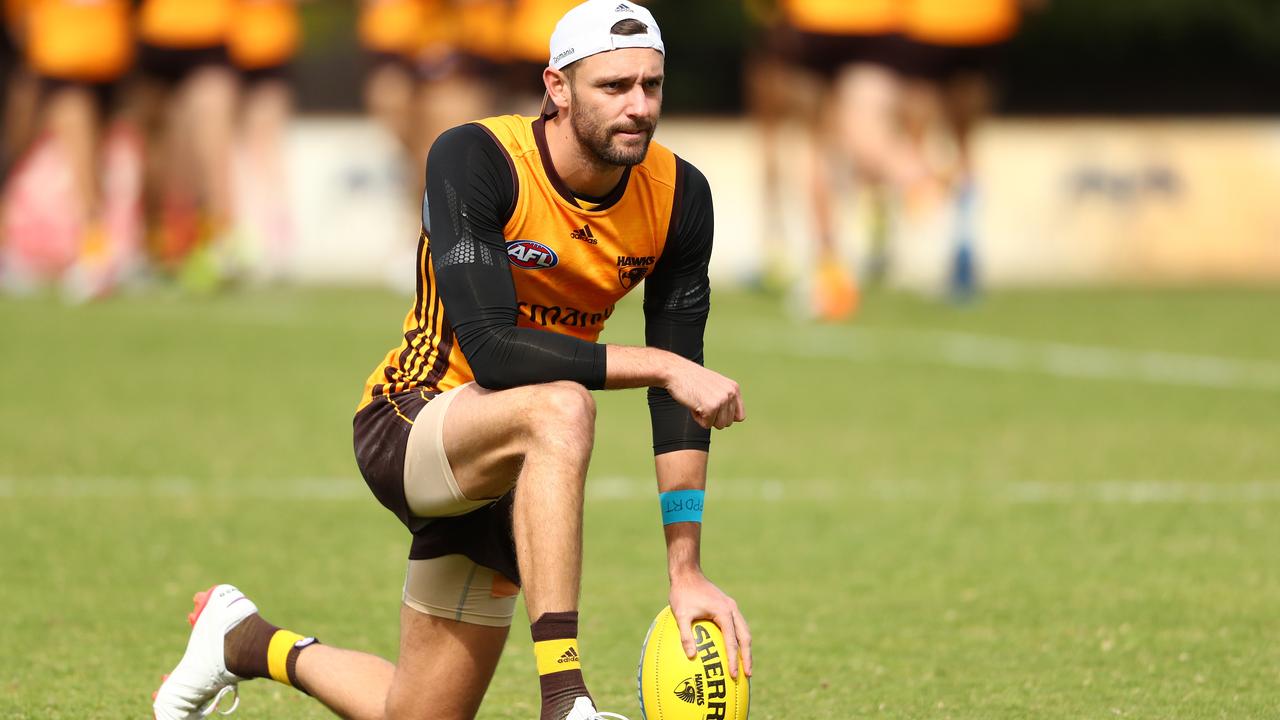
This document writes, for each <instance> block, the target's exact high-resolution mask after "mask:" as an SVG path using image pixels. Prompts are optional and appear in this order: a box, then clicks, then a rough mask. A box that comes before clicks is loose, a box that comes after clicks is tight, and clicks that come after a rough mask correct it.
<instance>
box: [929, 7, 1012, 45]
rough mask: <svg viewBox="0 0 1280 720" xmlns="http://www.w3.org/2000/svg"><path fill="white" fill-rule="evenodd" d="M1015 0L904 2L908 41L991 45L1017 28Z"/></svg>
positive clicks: (1003, 39) (1006, 38)
mask: <svg viewBox="0 0 1280 720" xmlns="http://www.w3.org/2000/svg"><path fill="white" fill-rule="evenodd" d="M1019 15H1020V13H1019V8H1018V0H907V12H906V18H905V26H906V32H907V35H908V36H909V37H910V38H911V39H912V40H918V41H920V42H925V43H930V44H933V45H948V46H962V47H963V46H969V45H992V44H995V43H1000V42H1004V41H1005V40H1008V39H1009V38H1011V37H1013V34H1014V33H1015V32H1016V31H1017V29H1018V19H1019Z"/></svg>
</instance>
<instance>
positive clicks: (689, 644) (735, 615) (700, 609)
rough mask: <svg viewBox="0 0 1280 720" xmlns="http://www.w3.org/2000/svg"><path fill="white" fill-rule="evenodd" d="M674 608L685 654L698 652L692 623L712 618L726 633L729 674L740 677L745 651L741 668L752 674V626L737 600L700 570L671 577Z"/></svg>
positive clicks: (673, 611)
mask: <svg viewBox="0 0 1280 720" xmlns="http://www.w3.org/2000/svg"><path fill="white" fill-rule="evenodd" d="M670 601H671V611H672V613H673V614H674V615H675V618H676V624H677V625H679V627H680V643H681V645H683V646H684V654H685V655H686V656H687V657H689V658H692V657H693V656H694V654H695V648H694V642H693V623H694V622H695V621H697V620H711V621H712V622H714V623H715V624H716V625H718V626H720V632H721V633H723V634H724V644H725V650H726V651H727V652H728V654H729V676H730V677H732V678H734V679H735V680H736V679H737V678H738V654H739V653H741V654H742V670H743V672H745V673H746V674H747V677H751V628H749V627H748V626H747V620H746V618H744V617H742V612H741V611H740V610H738V603H736V602H734V600H733V598H731V597H729V596H728V595H725V594H724V592H723V591H721V590H720V588H718V587H716V586H715V585H714V584H713V583H712V582H711V581H710V580H708V579H707V578H706V576H705V575H703V574H702V573H700V572H695V573H691V574H689V575H685V576H681V577H677V578H673V579H672V581H671V597H670Z"/></svg>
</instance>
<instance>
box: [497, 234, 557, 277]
mask: <svg viewBox="0 0 1280 720" xmlns="http://www.w3.org/2000/svg"><path fill="white" fill-rule="evenodd" d="M507 259H508V260H510V261H511V264H512V265H515V266H516V267H518V268H524V269H525V270H546V269H547V268H553V267H555V266H556V264H557V263H559V262H560V257H559V256H558V255H556V251H555V250H552V249H551V248H549V247H547V246H546V245H543V244H542V243H540V242H534V241H533V240H516V241H514V242H509V243H507Z"/></svg>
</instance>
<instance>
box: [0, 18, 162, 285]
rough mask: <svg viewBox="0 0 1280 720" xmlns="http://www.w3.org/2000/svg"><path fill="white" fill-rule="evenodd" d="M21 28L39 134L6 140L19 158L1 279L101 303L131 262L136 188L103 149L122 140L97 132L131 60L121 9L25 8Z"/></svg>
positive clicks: (116, 154) (7, 209)
mask: <svg viewBox="0 0 1280 720" xmlns="http://www.w3.org/2000/svg"><path fill="white" fill-rule="evenodd" d="M23 20H24V27H25V28H26V32H27V35H26V42H25V44H24V50H25V53H26V61H27V65H28V67H30V68H31V70H32V72H33V75H34V77H36V78H38V81H37V90H36V96H37V100H36V105H37V106H38V110H37V111H36V114H35V117H36V121H35V122H36V125H35V127H36V128H37V132H38V135H37V136H36V137H31V133H30V132H29V131H27V130H26V129H25V128H21V127H20V128H19V129H18V130H17V131H16V132H15V136H14V140H13V141H14V142H21V143H23V145H24V150H23V152H22V155H21V159H20V160H19V161H18V163H17V164H16V165H15V166H14V168H13V173H12V177H11V178H10V180H11V182H9V183H7V184H6V186H5V196H6V198H5V202H4V214H3V227H4V235H5V236H6V237H7V243H6V246H5V248H6V249H5V254H6V262H4V263H3V264H4V265H5V266H6V280H5V281H6V284H7V285H9V286H10V287H15V286H24V285H25V286H33V285H36V284H40V283H42V282H45V281H57V282H59V283H61V285H62V286H63V289H64V291H65V292H66V294H67V296H68V298H69V299H72V300H87V299H92V298H96V297H101V296H103V295H105V294H107V293H109V292H110V291H111V290H112V289H113V288H114V287H115V285H116V283H117V282H118V281H119V279H120V276H121V275H122V274H123V273H124V272H125V270H126V269H127V268H128V267H129V266H130V265H131V264H132V263H133V262H134V261H135V260H136V259H137V258H136V254H137V245H138V243H137V234H138V232H139V228H138V224H137V223H136V222H133V223H130V222H128V220H129V217H127V216H128V214H129V211H130V210H135V209H136V200H137V192H138V188H137V185H136V183H134V184H133V185H129V184H128V183H127V182H126V181H127V178H122V177H121V173H120V172H118V171H119V168H120V164H121V162H125V163H127V162H129V160H130V158H128V157H123V156H122V154H121V152H120V147H121V146H120V143H116V142H111V143H104V142H103V140H104V135H105V136H106V137H109V138H116V137H121V138H123V137H124V135H125V133H123V131H121V132H117V131H115V130H113V131H112V132H111V133H110V134H104V131H103V127H104V118H105V116H106V114H107V112H108V110H109V107H110V104H111V96H112V85H111V84H112V83H113V82H114V81H116V80H117V79H119V78H120V77H121V76H122V75H123V74H124V72H125V71H126V70H127V69H128V67H129V65H130V63H131V61H132V43H131V37H130V30H129V27H130V26H129V7H128V4H127V3H126V2H124V0H97V1H96V2H72V1H71V0H46V1H45V2H42V3H38V4H33V5H30V6H29V7H27V9H26V13H25V16H24V18H23ZM21 105H22V103H21V102H20V103H19V109H17V110H16V113H17V114H18V116H19V125H21V124H22V119H21V116H22V115H25V114H26V113H27V111H26V110H25V109H22V108H21ZM24 136H25V137H24ZM132 161H133V163H134V165H135V166H136V164H137V162H138V158H137V156H136V155H135V156H134V157H133V158H132ZM108 200H110V201H111V202H110V203H108ZM135 219H136V218H135Z"/></svg>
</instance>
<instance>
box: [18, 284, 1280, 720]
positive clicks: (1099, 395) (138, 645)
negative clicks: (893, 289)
mask: <svg viewBox="0 0 1280 720" xmlns="http://www.w3.org/2000/svg"><path fill="white" fill-rule="evenodd" d="M406 307H407V301H406V300H404V299H403V298H399V297H395V296H392V295H389V294H386V293H380V292H372V291H350V290H306V291H302V290H296V291H287V290H280V291H256V292H251V293H246V294H241V295H233V296H226V297H219V298H212V299H192V298H179V297H173V296H168V295H163V294H158V295H150V296H143V297H132V298H122V299H119V300H114V301H111V302H107V303H103V304H100V305H95V306H89V307H83V308H68V307H64V306H62V305H60V304H58V303H57V302H54V301H51V300H43V299H32V300H24V301H15V300H0V328H3V341H2V345H0V377H3V378H5V383H4V384H5V391H4V400H3V402H0V517H2V521H0V546H3V548H4V552H3V556H2V559H0V571H2V572H0V717H5V718H28V717H29V718H85V717H102V718H115V717H149V709H148V704H149V698H150V693H151V691H152V690H153V689H154V688H155V687H156V686H157V685H158V681H159V677H160V674H161V673H162V672H166V671H167V670H168V669H169V668H170V667H171V666H172V665H173V663H175V662H176V661H177V659H178V657H179V656H180V655H181V652H182V647H183V645H184V643H185V640H186V623H185V613H186V612H187V611H188V610H189V609H190V602H189V598H190V596H191V594H192V593H193V592H194V591H195V590H198V589H203V588H204V587H207V586H209V585H210V584H213V583H214V582H219V581H231V582H235V583H237V584H238V585H240V587H241V588H243V589H244V590H245V591H246V592H248V593H249V594H250V596H251V597H253V598H254V599H255V600H256V601H257V602H258V604H259V605H260V607H261V608H262V609H263V612H264V614H265V615H266V617H268V619H270V620H272V621H274V622H277V623H280V624H282V625H285V626H287V627H290V628H292V629H295V630H298V631H300V632H303V633H308V634H315V635H317V636H318V637H320V638H321V639H323V640H324V641H326V642H329V643H331V644H336V645H341V646H348V647H355V648H359V649H367V650H371V651H375V652H378V653H379V654H382V655H384V656H388V657H393V656H394V652H395V647H396V639H397V627H396V617H397V604H398V601H399V588H400V583H401V581H402V573H403V568H404V557H405V552H406V549H407V542H406V538H407V536H406V533H405V532H404V531H403V530H402V529H401V528H400V527H399V525H398V524H397V522H396V521H395V520H394V518H392V517H391V515H390V514H388V513H387V512H386V511H384V510H382V509H381V508H380V507H379V506H378V505H377V503H376V502H375V501H374V500H373V498H372V496H370V495H368V493H367V491H366V490H365V489H364V485H363V482H362V481H361V480H360V479H359V477H358V475H357V474H356V470H355V466H354V461H353V458H352V452H351V439H350V416H351V411H352V409H353V407H354V405H355V402H356V399H357V395H358V393H359V390H360V386H361V383H362V382H363V379H364V377H365V376H366V374H367V373H368V372H369V371H370V370H371V369H372V367H373V365H374V363H376V362H377V360H378V359H379V358H380V356H381V354H382V353H384V352H385V351H386V350H387V349H388V348H389V347H391V346H392V345H393V344H394V343H395V341H396V330H397V328H398V325H399V321H400V318H401V317H402V316H403V312H404V310H405V308H406ZM638 315H639V312H638V307H636V305H635V304H634V303H633V302H629V303H628V304H627V306H626V307H624V308H620V310H619V312H618V314H617V315H615V317H614V319H613V320H612V322H611V325H610V329H609V331H608V333H607V334H606V339H607V340H610V341H613V342H635V341H637V339H639V338H640V337H642V335H641V327H640V322H639V318H638ZM1277 317H1280V293H1277V292H1274V291H1260V290H1255V291H1250V290H1186V291H1123V290H1111V291H1087V292H1085V291H1079V292H1069V291H1052V292H1049V291H1045V292H1018V293H1003V294H997V295H994V296H992V297H989V298H987V299H986V301H985V302H983V303H982V304H980V305H979V306H977V307H974V308H971V309H967V310H962V311H960V310H955V309H953V308H948V307H945V306H939V305H935V304H933V303H930V302H927V301H923V300H919V299H914V298H911V297H906V296H896V295H887V296H881V297H873V298H871V299H870V300H869V301H868V303H867V306H866V308H865V309H864V312H863V314H862V316H861V317H860V318H859V320H858V323H856V324H855V325H851V326H847V327H816V326H807V325H796V324H793V323H792V322H790V321H789V320H788V318H787V317H786V315H785V314H784V313H783V312H782V311H781V309H779V308H778V306H777V304H776V303H775V302H772V301H770V300H767V299H764V298H758V297H752V296H745V295H733V294H728V293H724V294H721V295H719V296H717V299H716V303H715V309H714V311H713V315H712V324H711V330H710V332H709V335H708V347H707V357H708V362H709V364H710V365H711V366H712V367H715V368H717V369H719V370H721V371H723V372H725V373H726V374H729V375H730V376H732V377H734V378H736V379H738V380H740V381H741V383H742V385H743V387H744V394H745V398H746V402H747V408H748V414H749V419H748V422H747V423H745V424H744V425H741V426H738V427H735V428H733V429H732V430H730V431H727V432H724V433H720V434H719V435H718V436H717V437H716V439H715V441H714V447H713V451H712V452H713V455H712V470H711V475H712V478H711V485H710V488H711V489H710V497H709V504H708V511H707V525H706V531H705V538H704V565H705V568H706V570H707V572H708V575H709V576H710V577H711V578H712V579H713V580H715V581H717V582H718V583H720V584H721V585H722V587H724V588H725V589H726V590H727V591H728V592H730V593H731V594H733V595H734V596H735V597H736V598H737V599H738V600H739V602H740V603H741V605H742V606H743V609H744V611H745V613H746V615H747V617H748V619H749V620H750V621H751V623H752V627H753V630H754V633H755V637H756V646H755V654H756V667H757V676H756V679H755V682H754V684H753V692H752V700H753V706H752V710H753V713H752V717H753V718H756V720H766V719H771V718H772V719H777V720H801V719H803V718H824V719H826V718H854V717H894V718H947V717H953V718H975V719H977V718H1024V717H1026V718H1032V717H1034V718H1085V717H1090V718H1101V717H1116V716H1121V717H1134V718H1220V717H1221V718H1263V717H1275V716H1277V715H1278V714H1280V642H1278V641H1277V638H1280V555H1278V553H1277V548H1280V522H1277V520H1280V471H1278V470H1277V468H1280V441H1277V438H1280V374H1278V373H1280V369H1278V368H1280V333H1277V332H1276V331H1275V328H1276V324H1275V323H1276V318H1277ZM1064 343H1065V345H1064ZM1153 353H1160V354H1158V355H1157V354H1153ZM597 397H598V399H599V403H600V412H599V417H600V420H599V427H598V442H597V451H596V454H595V457H594V459H593V463H592V468H591V478H590V481H589V490H588V497H589V500H588V504H587V528H586V534H587V540H586V543H587V551H586V574H585V578H584V593H583V597H584V601H583V630H582V647H583V651H584V654H585V668H586V676H587V679H588V682H589V683H590V684H591V687H592V689H593V692H594V693H595V694H596V696H597V699H598V700H600V705H601V707H602V708H604V709H608V710H614V711H620V712H623V713H624V714H628V715H631V716H632V717H638V716H639V712H638V708H637V707H636V702H635V699H634V669H635V662H636V659H637V657H638V654H639V647H640V642H641V640H642V638H643V636H644V632H645V629H646V628H647V626H648V623H649V621H650V620H651V619H652V616H653V615H654V614H655V613H656V612H657V611H658V609H660V608H661V606H662V605H663V604H664V603H665V598H666V581H665V574H664V564H663V557H664V555H663V551H662V540H661V531H660V528H659V522H658V517H657V509H656V501H655V500H654V497H653V490H652V482H653V481H652V471H651V467H652V462H651V457H650V451H649V449H648V420H647V412H646V410H645V404H644V399H643V394H642V393H640V392H621V393H598V394H597ZM519 612H520V613H521V614H518V615H517V622H516V625H515V627H514V628H513V631H512V638H511V642H510V643H509V645H508V648H507V656H506V657H504V660H503V662H502V664H501V666H500V667H499V670H498V674H497V677H496V678H495V680H494V683H493V686H492V688H491V690H490V693H489V696H488V698H487V700H486V702H485V705H484V707H483V708H482V710H481V717H482V718H512V719H514V718H520V719H525V720H527V719H528V718H532V717H536V714H537V682H536V678H535V676H534V672H533V669H532V668H533V662H532V652H531V650H530V647H529V639H528V630H527V623H526V621H525V620H524V618H523V615H522V613H523V610H520V611H519ZM242 694H243V704H242V706H241V709H240V710H239V716H241V717H245V718H294V717H296V718H315V717H325V716H326V714H325V713H324V712H323V711H322V710H321V709H320V708H319V706H318V705H316V704H314V703H313V702H312V701H309V700H307V699H306V698H304V697H302V696H300V695H297V694H295V693H293V692H292V691H287V690H286V689H284V688H282V687H281V686H278V685H274V684H272V683H269V682H265V681H257V682H253V683H249V684H247V685H245V687H244V688H243V693H242Z"/></svg>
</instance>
